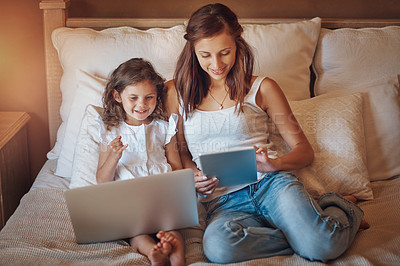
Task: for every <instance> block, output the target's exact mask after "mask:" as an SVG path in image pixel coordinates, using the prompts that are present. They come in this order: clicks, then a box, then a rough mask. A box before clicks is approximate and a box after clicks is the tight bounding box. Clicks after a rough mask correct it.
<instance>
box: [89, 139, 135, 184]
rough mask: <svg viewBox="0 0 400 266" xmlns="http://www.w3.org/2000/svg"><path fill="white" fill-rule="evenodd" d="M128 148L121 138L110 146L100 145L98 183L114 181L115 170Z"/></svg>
mask: <svg viewBox="0 0 400 266" xmlns="http://www.w3.org/2000/svg"><path fill="white" fill-rule="evenodd" d="M127 147H128V144H126V145H123V144H122V142H121V137H116V138H115V139H114V140H112V141H111V142H110V144H109V145H108V146H107V145H104V144H103V143H101V142H100V144H99V163H98V164H97V172H96V180H97V183H98V184H100V183H105V182H110V181H113V180H114V176H115V169H116V167H117V164H118V161H119V159H120V158H121V156H122V152H123V151H124V150H125V149H126V148H127Z"/></svg>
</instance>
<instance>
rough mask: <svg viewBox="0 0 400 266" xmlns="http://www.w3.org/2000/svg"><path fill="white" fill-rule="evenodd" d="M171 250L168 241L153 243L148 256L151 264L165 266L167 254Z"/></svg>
mask: <svg viewBox="0 0 400 266" xmlns="http://www.w3.org/2000/svg"><path fill="white" fill-rule="evenodd" d="M171 251H172V246H171V244H170V243H167V242H165V243H161V242H158V243H157V244H155V245H154V247H153V249H152V250H151V251H150V254H149V256H148V258H149V260H150V262H151V265H152V266H165V265H168V256H169V255H170V253H171Z"/></svg>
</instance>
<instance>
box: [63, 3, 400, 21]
mask: <svg viewBox="0 0 400 266" xmlns="http://www.w3.org/2000/svg"><path fill="white" fill-rule="evenodd" d="M215 2H220V3H223V4H226V5H227V6H229V7H230V8H232V9H233V10H234V11H235V12H236V13H237V15H238V16H239V17H243V18H246V17H271V18H280V17H281V18H282V17H294V18H311V17H315V16H319V17H325V18H335V17H337V18H338V17H340V18H399V17H400V5H399V0H380V1H377V0H329V1H328V0H300V1H299V0H247V1H243V0H215V1H204V0H168V1H165V0H147V1H141V0H113V1H109V0H75V1H74V0H72V1H71V8H70V15H71V16H74V17H81V16H85V15H86V16H90V17H114V16H122V17H139V18H140V17H149V16H150V17H189V16H190V14H191V13H192V12H193V11H195V10H196V9H197V8H199V7H200V6H202V5H205V4H207V3H215Z"/></svg>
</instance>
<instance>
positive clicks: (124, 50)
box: [48, 25, 184, 158]
mask: <svg viewBox="0 0 400 266" xmlns="http://www.w3.org/2000/svg"><path fill="white" fill-rule="evenodd" d="M183 34H184V26H183V25H179V26H175V27H172V28H168V29H161V28H154V29H149V30H147V31H143V30H138V29H135V28H131V27H119V28H108V29H105V30H102V31H96V30H92V29H88V28H77V29H72V28H66V27H62V28H58V29H56V30H54V32H53V34H52V41H53V45H54V47H55V48H56V50H57V52H58V55H59V58H60V63H61V66H62V68H63V76H62V78H61V84H60V89H61V93H62V103H61V108H60V115H61V120H62V122H61V125H60V127H59V130H58V132H57V140H56V144H55V149H54V150H52V151H51V152H50V153H49V155H48V156H51V157H52V158H56V157H58V156H59V155H60V153H62V152H63V149H62V148H58V149H57V147H61V146H63V141H64V136H65V130H66V123H67V121H68V117H69V113H70V110H71V106H72V101H73V99H74V96H75V92H76V90H77V88H78V85H77V79H76V76H75V73H76V71H77V70H78V69H82V70H84V71H86V72H88V73H91V74H92V75H96V76H101V77H108V76H109V75H110V74H111V72H112V71H113V70H114V69H115V68H116V67H117V66H118V65H119V64H121V63H122V62H124V61H126V60H128V59H130V58H133V57H141V58H144V59H146V60H149V61H150V62H151V63H152V64H153V66H154V68H155V70H156V71H158V72H159V73H160V74H161V75H162V76H164V77H165V78H166V79H171V78H172V76H173V73H174V71H175V63H176V58H177V57H178V55H179V53H180V52H181V50H182V48H183V45H184V39H183ZM64 146H65V145H64Z"/></svg>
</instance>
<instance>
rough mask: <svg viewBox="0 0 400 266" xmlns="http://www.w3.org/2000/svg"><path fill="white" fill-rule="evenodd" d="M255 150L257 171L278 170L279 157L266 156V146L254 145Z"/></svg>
mask: <svg viewBox="0 0 400 266" xmlns="http://www.w3.org/2000/svg"><path fill="white" fill-rule="evenodd" d="M254 149H255V150H256V161H257V171H258V172H264V173H265V172H274V171H278V170H280V168H279V158H276V159H272V158H269V157H268V149H267V148H259V147H257V146H254Z"/></svg>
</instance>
